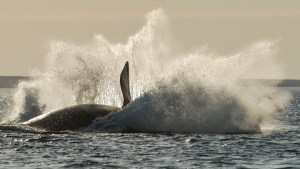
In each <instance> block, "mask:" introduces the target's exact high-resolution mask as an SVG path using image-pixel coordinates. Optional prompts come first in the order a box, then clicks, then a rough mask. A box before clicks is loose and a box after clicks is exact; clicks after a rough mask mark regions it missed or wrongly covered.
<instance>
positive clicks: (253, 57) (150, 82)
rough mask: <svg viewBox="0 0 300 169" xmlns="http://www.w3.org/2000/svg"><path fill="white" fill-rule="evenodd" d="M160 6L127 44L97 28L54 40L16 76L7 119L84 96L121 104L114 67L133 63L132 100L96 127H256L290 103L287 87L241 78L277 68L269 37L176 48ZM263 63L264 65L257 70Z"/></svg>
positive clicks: (24, 117) (214, 129) (88, 99)
mask: <svg viewBox="0 0 300 169" xmlns="http://www.w3.org/2000/svg"><path fill="white" fill-rule="evenodd" d="M168 34H169V33H168V20H167V18H166V16H165V15H164V13H163V11H162V10H155V11H153V12H151V13H150V14H148V16H147V22H146V24H145V26H144V27H143V28H142V29H141V30H140V31H139V32H138V33H137V34H135V35H133V36H131V37H129V39H128V41H127V43H125V44H113V43H110V42H109V41H107V40H106V39H105V38H104V37H103V36H101V35H96V36H95V41H94V43H93V44H92V45H86V46H76V45H74V44H70V43H66V42H55V43H53V44H52V45H51V51H50V53H49V54H48V56H47V58H46V63H47V68H46V72H45V73H41V72H34V73H33V75H34V76H35V77H36V78H35V79H33V80H31V81H26V82H22V83H20V84H19V88H18V91H17V92H16V95H15V101H16V103H15V106H14V109H13V111H12V114H11V115H10V116H11V118H12V119H15V120H19V121H24V120H27V119H29V118H31V117H33V116H36V115H38V114H42V113H45V112H49V111H53V110H55V109H60V108H64V107H67V106H71V105H76V104H83V103H97V104H107V105H115V106H120V105H121V103H122V96H121V90H120V86H119V75H120V72H121V69H122V67H123V66H124V64H125V62H126V61H129V64H130V85H131V92H132V95H133V99H134V101H133V102H132V103H131V104H130V105H129V106H128V107H127V108H125V109H124V110H122V111H121V112H118V113H116V114H114V115H113V118H111V117H110V118H109V119H108V118H100V119H98V122H96V123H95V124H93V126H92V128H93V129H96V130H97V129H101V130H102V129H103V128H107V127H109V126H118V128H119V129H120V128H122V127H123V128H126V127H129V128H131V129H136V130H140V131H147V132H148V131H149V132H151V131H160V132H210V133H224V132H244V131H253V130H257V129H258V128H259V126H260V125H261V124H262V123H263V122H264V121H265V120H268V119H272V118H273V117H274V116H275V115H277V114H278V113H279V112H280V111H281V110H283V109H284V108H285V106H287V103H288V102H289V99H290V97H291V96H290V95H289V94H288V93H286V92H282V91H280V90H278V89H277V88H273V87H265V86H262V85H260V84H257V83H251V85H250V84H244V83H240V79H242V78H259V77H260V76H256V75H257V74H259V75H262V76H267V75H268V73H270V72H271V73H272V74H273V75H274V74H275V75H277V76H276V77H277V78H280V76H281V69H280V66H279V65H278V64H276V63H275V61H274V58H273V56H274V52H273V51H274V49H273V48H274V47H273V43H272V42H270V41H260V42H257V43H254V44H253V45H251V46H249V47H247V48H245V49H244V50H241V51H240V52H238V53H237V54H235V55H232V56H218V55H216V54H211V53H210V52H208V51H206V50H203V49H200V50H198V51H194V52H191V53H188V54H185V55H181V56H174V53H173V52H172V47H171V45H170V43H168V42H169V38H168ZM262 70H266V71H264V72H262ZM273 77H274V76H273Z"/></svg>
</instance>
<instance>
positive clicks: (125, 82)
mask: <svg viewBox="0 0 300 169" xmlns="http://www.w3.org/2000/svg"><path fill="white" fill-rule="evenodd" d="M120 85H121V89H122V94H123V98H124V102H123V106H122V107H125V106H126V105H127V104H128V103H129V102H130V101H131V95H130V87H129V64H128V61H127V62H126V64H125V66H124V68H123V70H122V73H121V76H120Z"/></svg>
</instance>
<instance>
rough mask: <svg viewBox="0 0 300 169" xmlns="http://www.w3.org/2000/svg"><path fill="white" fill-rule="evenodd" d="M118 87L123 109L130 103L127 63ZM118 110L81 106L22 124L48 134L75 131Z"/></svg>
mask: <svg viewBox="0 0 300 169" xmlns="http://www.w3.org/2000/svg"><path fill="white" fill-rule="evenodd" d="M120 85H121V89H122V94H123V98H124V102H123V106H122V107H125V106H126V105H127V104H128V103H129V102H130V101H131V95H130V88H129V65H128V62H126V64H125V66H124V68H123V70H122V73H121V76H120ZM120 109H121V108H119V107H114V106H107V105H99V104H81V105H75V106H71V107H67V108H64V109H60V110H56V111H53V112H50V113H46V114H42V115H40V116H37V117H35V118H33V119H30V120H28V121H26V122H24V123H22V124H23V125H28V126H30V127H34V128H37V129H42V130H45V131H50V132H51V131H64V130H77V129H80V128H83V127H86V126H88V125H90V124H91V123H92V122H93V121H94V120H95V119H96V118H98V117H103V116H106V115H108V114H110V113H112V112H116V111H118V110H120Z"/></svg>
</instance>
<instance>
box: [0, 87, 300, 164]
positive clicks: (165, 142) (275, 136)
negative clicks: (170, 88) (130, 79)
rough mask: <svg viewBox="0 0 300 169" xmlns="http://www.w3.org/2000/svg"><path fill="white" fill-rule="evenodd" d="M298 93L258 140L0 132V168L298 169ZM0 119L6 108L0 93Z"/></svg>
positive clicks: (243, 136)
mask: <svg viewBox="0 0 300 169" xmlns="http://www.w3.org/2000/svg"><path fill="white" fill-rule="evenodd" d="M299 91H300V89H299V88H298V89H293V90H292V92H293V94H294V99H293V101H292V102H291V104H290V106H289V108H288V109H287V110H286V112H284V113H283V114H282V116H281V117H280V118H279V119H278V122H276V124H274V125H275V127H274V126H273V129H270V130H267V131H265V132H263V133H260V134H236V135H226V134H138V133H137V134H118V133H116V134H111V133H87V132H74V133H63V134H35V133H30V132H26V131H24V130H20V129H17V128H15V127H5V126H1V127H0V168H300V130H299V129H300V127H299V124H300V92H299ZM1 94H2V95H1V99H0V106H1V111H0V113H4V112H5V111H4V108H3V107H5V106H6V107H7V105H9V104H10V101H9V98H10V96H9V91H8V92H5V91H4V90H3V89H1Z"/></svg>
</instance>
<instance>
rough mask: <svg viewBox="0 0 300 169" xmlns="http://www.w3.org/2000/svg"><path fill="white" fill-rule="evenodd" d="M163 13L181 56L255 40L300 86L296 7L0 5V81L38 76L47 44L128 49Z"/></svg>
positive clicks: (176, 1) (177, 2)
mask: <svg viewBox="0 0 300 169" xmlns="http://www.w3.org/2000/svg"><path fill="white" fill-rule="evenodd" d="M158 8H161V9H163V10H164V11H165V14H166V15H167V16H168V18H169V25H170V33H171V34H172V35H173V37H174V40H175V41H176V43H177V44H179V46H180V49H182V51H185V50H191V49H193V48H197V47H200V46H204V45H205V46H209V48H210V49H213V50H214V51H216V52H217V53H219V54H220V55H229V54H232V53H236V52H237V51H239V50H240V49H242V48H244V47H245V46H248V45H250V44H252V43H254V42H256V41H258V40H270V41H276V42H277V43H276V49H277V50H278V53H277V55H276V59H277V60H278V63H280V64H281V65H282V67H283V71H284V77H283V78H286V79H300V66H299V64H300V46H299V45H300V0H226V1H225V0H184V1H183V0H151V1H150V0H126V1H125V0H109V1H108V0H105V1H104V0H26V1H23V0H0V58H1V61H0V75H28V74H29V73H30V70H32V69H39V70H43V69H44V67H45V63H44V61H45V57H46V56H47V53H49V50H50V43H51V42H53V41H55V40H63V41H67V42H72V43H76V44H85V43H87V42H90V41H92V39H93V36H94V35H95V34H98V33H101V34H102V35H103V36H104V37H105V38H107V39H108V40H110V41H111V42H126V40H127V38H128V37H129V36H131V35H133V34H135V33H136V32H137V31H138V30H139V29H141V28H142V27H143V25H144V23H145V16H146V14H147V13H149V12H150V11H152V10H155V9H158Z"/></svg>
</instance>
